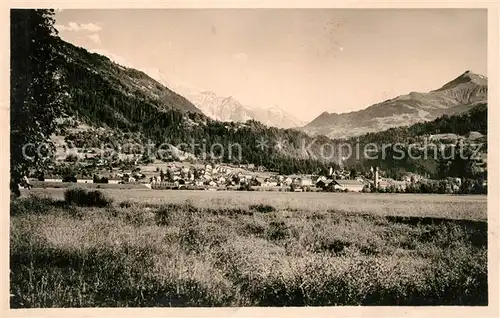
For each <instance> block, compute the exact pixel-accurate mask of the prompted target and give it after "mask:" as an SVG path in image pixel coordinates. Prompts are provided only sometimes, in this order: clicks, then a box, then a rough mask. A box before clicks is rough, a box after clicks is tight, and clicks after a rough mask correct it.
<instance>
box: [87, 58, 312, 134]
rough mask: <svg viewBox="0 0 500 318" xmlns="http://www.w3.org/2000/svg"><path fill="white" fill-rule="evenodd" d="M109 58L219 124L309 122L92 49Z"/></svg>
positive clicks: (289, 124) (280, 125)
mask: <svg viewBox="0 0 500 318" xmlns="http://www.w3.org/2000/svg"><path fill="white" fill-rule="evenodd" d="M92 52H93V53H98V54H101V55H104V56H106V57H108V58H109V59H110V60H111V61H113V62H115V63H117V64H119V65H121V66H125V67H127V68H133V69H138V70H140V71H141V72H144V73H145V74H147V75H148V76H149V77H151V78H153V79H154V80H156V81H157V82H159V83H160V84H162V85H163V86H165V87H167V88H169V89H171V90H173V91H175V92H177V93H179V94H180V95H182V96H184V97H185V98H186V99H188V100H189V101H190V102H192V103H193V104H194V105H195V106H196V107H197V108H198V109H199V110H200V111H201V112H203V113H204V114H205V115H207V116H208V117H210V118H212V119H214V120H219V121H232V122H245V121H247V120H249V119H253V120H256V121H259V122H261V123H263V124H264V125H267V126H272V127H278V128H291V127H298V126H303V125H305V124H306V122H303V121H300V120H298V119H296V118H295V117H294V116H292V115H290V114H289V113H287V112H286V111H285V110H283V109H282V108H280V107H279V106H277V105H271V106H269V107H256V106H249V105H244V104H242V103H241V102H240V101H238V100H237V99H236V98H234V97H232V96H220V95H218V94H216V93H214V92H212V91H208V90H204V89H200V88H197V87H194V86H193V85H190V84H188V83H186V82H183V81H181V80H179V79H177V78H174V77H173V76H167V75H166V74H165V73H163V72H162V71H161V70H159V69H157V68H137V67H134V65H133V64H131V63H130V62H129V61H127V60H126V59H124V58H123V57H121V56H119V55H116V54H113V53H110V52H108V51H105V50H96V49H94V50H92Z"/></svg>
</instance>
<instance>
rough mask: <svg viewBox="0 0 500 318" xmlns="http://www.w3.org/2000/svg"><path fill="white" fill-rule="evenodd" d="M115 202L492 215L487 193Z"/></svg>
mask: <svg viewBox="0 0 500 318" xmlns="http://www.w3.org/2000/svg"><path fill="white" fill-rule="evenodd" d="M64 190H65V189H62V188H61V189H54V188H47V189H32V190H31V191H26V192H23V195H25V196H26V195H28V193H35V194H39V195H50V196H51V197H53V198H55V199H62V198H63V193H64ZM102 191H103V192H104V193H106V194H107V195H108V196H110V197H111V198H113V199H114V200H115V201H117V202H119V201H124V200H127V201H131V202H137V203H149V204H165V203H175V204H184V203H186V202H187V203H189V204H191V205H193V206H195V207H197V208H204V207H211V208H214V209H217V208H221V209H224V208H227V207H232V208H241V209H244V208H246V207H248V206H249V205H252V204H269V205H272V206H274V207H275V208H277V209H280V210H284V209H286V210H289V211H294V210H301V211H309V212H316V211H328V210H335V211H343V212H353V213H362V214H377V215H400V216H414V217H439V218H454V219H469V220H486V219H487V201H486V198H487V197H486V196H483V195H464V196H457V195H433V194H385V193H328V192H261V191H252V192H245V191H203V190H200V191H198V190H150V189H134V190H133V191H124V190H120V189H102Z"/></svg>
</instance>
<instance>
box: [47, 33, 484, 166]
mask: <svg viewBox="0 0 500 318" xmlns="http://www.w3.org/2000/svg"><path fill="white" fill-rule="evenodd" d="M56 50H57V52H58V53H59V55H58V57H57V60H56V62H57V63H58V64H59V65H60V70H61V73H62V76H63V78H64V79H65V82H64V86H65V87H66V89H65V90H66V92H65V93H66V95H67V96H68V97H69V100H68V107H67V115H68V117H70V118H73V119H75V120H76V122H78V125H77V127H85V126H88V127H90V128H91V129H94V130H95V129H96V128H98V129H99V131H102V133H100V135H99V137H97V136H93V137H92V138H90V135H89V134H85V133H84V132H83V131H78V132H71V131H64V130H61V131H60V135H59V138H61V137H62V138H63V139H67V138H68V137H70V135H71V140H72V141H73V142H75V144H85V145H86V147H91V148H92V147H101V146H102V145H101V143H103V142H104V143H111V144H118V145H123V144H124V143H127V141H129V140H130V139H134V140H136V141H138V142H140V143H144V142H147V143H152V144H153V145H156V147H159V146H158V145H160V144H165V143H167V144H169V145H173V146H176V147H177V148H179V150H180V151H182V152H184V153H186V152H187V153H190V155H189V157H191V158H202V160H209V161H213V160H215V161H221V162H232V163H252V164H255V165H263V166H265V167H267V168H268V169H271V170H275V171H279V172H280V173H285V174H289V173H300V172H302V173H311V172H312V171H316V172H317V171H318V170H323V171H328V167H330V166H335V165H336V164H338V163H339V162H340V159H341V158H343V157H344V156H345V154H343V153H340V152H335V153H334V154H332V155H331V156H327V157H325V156H324V154H325V153H324V151H325V147H324V145H326V144H330V145H333V146H334V147H336V146H337V145H338V144H339V143H342V142H344V141H343V140H340V139H332V138H329V137H326V136H323V135H321V136H315V137H312V136H310V135H308V134H306V133H305V132H303V131H300V130H297V129H282V128H277V127H269V126H266V125H264V124H262V123H260V122H258V121H256V120H254V119H250V120H247V121H245V122H238V121H232V122H231V121H220V120H215V119H212V118H211V117H210V116H207V115H205V114H204V113H203V112H202V111H201V110H200V109H199V108H198V107H196V105H195V104H194V103H193V102H191V101H190V100H189V99H187V98H185V97H183V96H181V95H180V94H178V93H177V92H175V91H174V90H173V89H171V88H169V87H167V86H165V85H163V84H162V83H160V82H159V81H158V80H155V79H153V78H151V77H150V76H148V75H147V74H146V73H145V72H144V71H141V70H136V69H133V68H130V67H126V66H123V65H120V64H117V63H116V62H114V61H112V60H111V59H109V58H108V57H105V56H103V55H100V54H97V53H90V52H88V51H87V50H85V49H83V48H79V47H76V46H74V45H72V44H70V43H67V42H65V41H62V40H60V41H59V42H58V45H57V48H56ZM149 72H151V71H149ZM486 84H487V79H486V78H485V77H483V76H481V75H477V74H473V73H472V72H465V73H464V74H462V75H461V76H459V77H457V78H456V79H454V80H453V81H451V82H449V83H447V84H445V85H443V87H441V88H439V89H437V90H435V91H432V92H429V93H420V94H419V93H410V94H409V95H406V96H400V97H397V98H395V99H392V100H389V101H385V102H383V103H380V104H377V105H374V106H371V107H369V108H367V109H365V110H362V111H358V112H353V113H349V114H347V116H351V118H350V120H352V122H351V125H352V127H351V129H353V127H355V125H358V126H357V127H361V128H360V129H363V124H366V123H370V122H371V121H370V120H373V119H374V118H375V119H376V120H378V121H380V118H395V117H397V116H399V117H403V116H405V115H406V116H407V119H406V121H405V122H404V123H407V122H410V123H411V120H410V119H411V118H412V117H411V116H416V115H415V114H417V115H418V114H421V113H425V114H426V116H423V117H419V120H420V121H422V120H425V119H427V120H430V119H432V117H434V116H436V117H437V116H440V115H446V116H441V117H440V119H439V120H437V121H436V120H435V121H431V122H428V121H426V122H424V123H416V124H414V125H412V126H411V127H409V128H404V127H402V128H401V129H400V128H398V129H394V128H391V129H388V130H384V131H380V132H377V133H367V134H364V135H361V136H360V143H361V144H365V143H366V142H370V143H376V144H380V143H384V142H385V141H387V140H389V142H391V140H392V141H394V140H396V139H394V138H395V136H399V135H403V136H405V139H404V140H402V142H403V143H404V144H406V145H408V144H409V143H411V141H410V140H411V139H415V138H417V139H418V138H420V139H421V138H422V137H423V138H425V136H426V135H429V134H439V133H453V132H455V131H456V132H458V131H459V130H460V129H462V128H463V129H462V130H463V131H460V132H459V133H460V134H465V133H467V132H472V131H478V132H479V133H481V134H485V133H486V126H487V122H486V115H487V103H486V93H487V87H486ZM201 95H203V96H208V98H214V99H217V96H216V95H215V94H210V93H205V94H201ZM214 95H215V96H214ZM228 104H232V105H234V104H238V102H237V101H235V100H234V99H233V98H221V99H220V104H219V103H217V105H228ZM473 110H475V112H474V113H471V111H473ZM462 114H463V115H462ZM472 114H475V115H472ZM214 116H215V115H214ZM342 116H346V115H345V114H342V115H335V114H328V116H320V118H319V119H318V118H317V119H316V120H315V121H313V122H316V124H317V123H318V122H319V123H321V124H322V126H324V127H327V128H328V127H330V128H333V127H331V126H328V125H330V124H331V121H330V120H331V119H332V118H334V119H335V120H336V123H337V124H338V125H339V126H340V125H344V126H346V124H345V123H343V122H341V121H339V120H338V118H340V117H342ZM370 116H372V117H373V118H372V117H370ZM383 116H385V117H383ZM321 117H322V118H323V119H321ZM355 118H360V120H359V121H355V120H354V119H355ZM323 120H324V122H322V121H323ZM399 123H400V124H401V123H402V122H399ZM404 123H403V124H404ZM82 124H85V125H82ZM393 124H396V123H394V122H393ZM382 130H383V129H382ZM346 136H349V134H345V135H342V138H345V137H346ZM192 141H194V142H196V143H198V144H200V143H203V147H201V148H200V147H198V148H196V149H191V148H189V143H190V142H192ZM348 142H350V143H351V142H352V143H356V141H355V140H353V139H352V138H351V139H348ZM214 145H223V146H224V147H223V148H224V149H225V150H226V151H225V152H223V153H217V152H215V153H214V152H213V150H212V149H213V148H212V146H214ZM231 145H238V147H237V148H236V150H234V151H235V152H238V151H237V149H238V148H240V149H241V151H240V153H239V154H238V155H234V156H232V155H231V152H229V151H227V150H228V149H229V148H230V147H232V146H231ZM215 149H220V147H216V148H215ZM326 149H331V147H326ZM335 149H338V148H335ZM353 149H355V148H353ZM207 150H211V151H212V153H210V154H208V157H207V156H206V155H207ZM153 155H154V153H153ZM195 160H197V159H195ZM342 160H344V159H342ZM365 161H366V160H365V158H360V159H359V160H357V159H356V162H353V163H351V164H355V165H357V167H358V168H359V169H364V168H363V166H364V167H365V168H366V165H365V164H366V162H365ZM429 161H432V162H426V163H425V164H423V163H421V162H416V161H409V162H405V165H404V166H403V167H402V168H403V169H405V170H407V171H414V172H415V171H416V172H422V173H431V174H432V173H435V169H436V166H437V165H438V161H436V159H433V158H430V159H429ZM377 164H378V165H380V166H382V162H381V163H377ZM387 165H389V166H390V165H394V163H391V162H387ZM368 167H369V166H368Z"/></svg>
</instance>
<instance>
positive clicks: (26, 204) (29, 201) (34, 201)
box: [10, 195, 55, 215]
mask: <svg viewBox="0 0 500 318" xmlns="http://www.w3.org/2000/svg"><path fill="white" fill-rule="evenodd" d="M54 204H55V201H54V199H52V198H51V197H49V196H36V195H30V197H28V198H16V199H14V200H11V202H10V214H11V215H20V214H26V213H36V214H43V213H46V212H48V211H50V210H51V207H52V206H53V205H54Z"/></svg>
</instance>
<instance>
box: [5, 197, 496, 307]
mask: <svg viewBox="0 0 500 318" xmlns="http://www.w3.org/2000/svg"><path fill="white" fill-rule="evenodd" d="M37 190H38V195H42V194H50V195H51V198H43V197H29V196H26V194H24V195H25V197H23V198H20V199H15V200H13V201H12V203H11V235H10V247H11V251H10V258H11V260H10V262H11V266H10V267H11V294H12V297H11V307H13V308H31V307H94V306H99V307H101V306H109V307H121V306H148V307H149V306H305V305H309V306H330V305H486V304H487V302H488V282H487V222H486V197H478V196H474V197H466V196H463V197H462V196H443V195H427V196H425V195H379V194H370V195H363V194H331V193H299V194H296V193H279V194H278V193H272V194H269V193H265V192H255V193H250V192H246V193H236V192H208V191H200V192H193V191H152V190H149V191H148V190H133V191H132V190H114V189H107V190H106V191H103V192H104V193H106V194H107V195H108V196H110V197H112V198H114V199H115V200H114V203H113V204H112V205H111V206H108V207H104V208H97V207H78V206H73V205H69V204H67V203H65V202H64V201H62V200H60V199H61V198H62V196H63V190H62V189H51V190H48V189H37ZM44 191H45V192H44Z"/></svg>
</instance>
